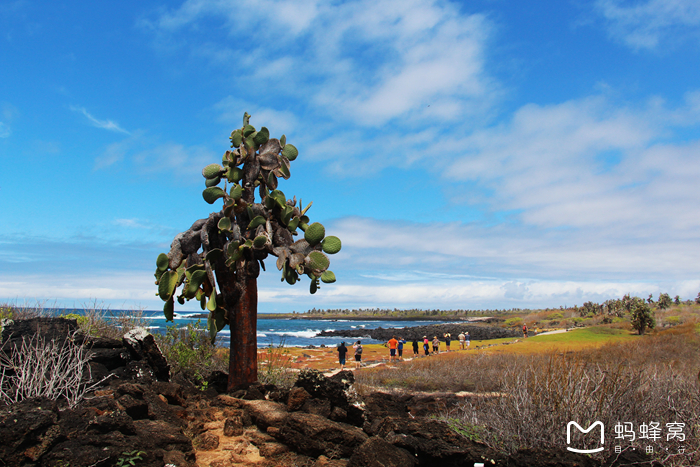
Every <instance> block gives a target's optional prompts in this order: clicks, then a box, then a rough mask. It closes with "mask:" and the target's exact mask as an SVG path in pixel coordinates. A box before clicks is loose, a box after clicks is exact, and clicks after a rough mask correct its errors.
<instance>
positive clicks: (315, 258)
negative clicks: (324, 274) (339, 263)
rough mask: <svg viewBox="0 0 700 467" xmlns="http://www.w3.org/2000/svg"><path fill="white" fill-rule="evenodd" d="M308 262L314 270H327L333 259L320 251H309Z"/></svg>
mask: <svg viewBox="0 0 700 467" xmlns="http://www.w3.org/2000/svg"><path fill="white" fill-rule="evenodd" d="M306 264H307V265H308V266H309V267H310V268H311V269H313V270H314V271H325V270H326V269H328V266H330V264H331V261H330V260H329V259H328V257H327V256H326V255H324V254H323V253H321V252H320V251H312V252H311V253H309V256H308V260H307V262H306Z"/></svg>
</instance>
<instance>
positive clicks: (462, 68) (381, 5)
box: [142, 0, 499, 126]
mask: <svg viewBox="0 0 700 467" xmlns="http://www.w3.org/2000/svg"><path fill="white" fill-rule="evenodd" d="M241 8H244V9H245V11H247V12H248V18H249V21H244V22H241V21H240V20H239V13H238V12H240V11H241ZM222 23H223V26H224V28H226V30H227V31H228V37H226V38H223V37H220V38H218V40H212V39H211V35H210V34H209V33H207V34H206V35H201V34H199V31H204V30H207V31H211V27H209V26H211V25H212V24H217V25H221V24H222ZM142 24H143V25H144V26H145V27H146V28H148V29H150V30H152V31H154V32H155V33H156V35H157V37H158V38H160V39H162V40H165V39H166V38H167V39H169V40H167V41H166V42H168V43H169V44H172V43H173V40H174V41H175V43H178V44H183V45H186V46H187V47H189V48H190V49H191V50H193V51H197V55H196V56H197V57H202V56H204V57H209V60H210V62H211V63H214V64H217V65H224V66H229V65H228V64H232V63H235V64H236V68H235V71H236V72H235V74H233V76H234V77H235V79H236V80H237V82H238V83H240V84H243V85H245V86H246V87H247V88H248V90H249V93H250V91H254V89H259V91H260V92H261V93H262V95H263V96H264V95H265V94H268V93H269V92H272V91H274V92H275V93H277V94H278V95H281V96H284V97H282V98H283V99H284V98H285V97H286V102H289V99H292V102H295V105H298V106H301V107H307V106H311V108H313V109H314V112H316V113H319V112H320V113H323V114H324V115H326V116H327V117H329V118H331V119H333V120H335V121H340V122H343V121H345V122H348V121H349V122H352V123H355V124H357V125H360V126H376V125H383V124H385V123H387V122H389V121H391V122H392V123H403V124H410V125H413V126H419V125H421V124H423V123H424V122H425V120H426V119H433V120H437V121H458V120H460V119H464V118H465V115H474V114H480V113H482V112H483V110H484V108H489V107H490V105H491V103H492V102H493V100H494V99H495V98H496V96H498V93H499V86H498V85H497V83H496V82H495V80H493V79H492V78H491V77H489V75H488V74H487V73H486V72H485V68H484V49H485V46H486V43H487V41H488V39H489V36H490V35H491V30H492V25H491V23H490V22H489V21H488V20H487V19H486V17H485V16H483V15H478V14H474V15H467V14H463V13H462V12H460V11H459V9H458V7H457V6H455V5H452V4H450V3H448V2H441V1H435V0H412V1H399V0H379V1H376V0H361V1H356V2H344V3H334V4H330V3H324V2H317V1H302V2H299V1H291V0H274V1H263V2H243V4H241V2H240V1H234V0H220V1H216V2H209V1H204V0H188V1H186V2H185V3H184V4H183V5H182V6H180V7H179V8H177V9H174V10H168V11H165V12H163V13H161V14H160V15H159V16H158V17H156V18H154V19H152V20H150V21H149V20H144V21H143V22H142ZM280 31H283V33H280ZM185 32H187V36H185V34H184V33H185ZM185 37H186V38H185ZM232 41H233V42H239V43H245V44H246V46H245V47H242V48H239V47H236V48H234V47H231V46H230V44H231V42H232ZM241 41H243V42H241Z"/></svg>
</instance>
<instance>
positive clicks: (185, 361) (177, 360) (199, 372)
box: [154, 320, 226, 388]
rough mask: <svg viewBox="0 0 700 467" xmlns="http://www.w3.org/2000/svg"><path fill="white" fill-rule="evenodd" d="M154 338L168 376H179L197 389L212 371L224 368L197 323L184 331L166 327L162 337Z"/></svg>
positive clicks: (214, 348) (205, 333)
mask: <svg viewBox="0 0 700 467" xmlns="http://www.w3.org/2000/svg"><path fill="white" fill-rule="evenodd" d="M154 337H155V338H156V341H157V342H158V346H159V347H160V350H161V352H163V355H164V356H165V359H166V360H167V361H168V363H169V364H170V370H171V371H172V373H173V374H176V373H182V374H183V375H184V376H185V377H186V378H187V379H189V380H190V381H192V382H193V383H195V384H196V385H198V386H199V387H200V388H203V387H205V386H206V384H205V381H206V379H207V378H208V377H209V375H210V374H211V372H212V371H214V370H224V369H225V368H226V364H225V362H224V361H223V360H222V359H221V358H220V357H219V356H218V353H217V352H216V350H217V349H216V346H215V345H213V344H212V343H211V340H210V339H209V334H208V332H207V331H206V329H204V327H203V326H202V324H201V322H200V320H197V322H196V323H189V324H188V325H187V326H186V327H184V328H178V327H177V326H176V325H170V326H167V328H166V331H165V334H155V335H154Z"/></svg>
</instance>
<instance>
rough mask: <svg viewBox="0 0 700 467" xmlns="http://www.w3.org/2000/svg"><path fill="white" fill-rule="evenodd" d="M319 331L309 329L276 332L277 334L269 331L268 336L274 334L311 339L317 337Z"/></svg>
mask: <svg viewBox="0 0 700 467" xmlns="http://www.w3.org/2000/svg"><path fill="white" fill-rule="evenodd" d="M319 332H321V331H319V330H315V331H313V330H310V329H307V330H306V331H275V332H270V331H268V334H274V335H275V336H284V337H303V338H306V339H310V338H312V337H316V334H318V333H319Z"/></svg>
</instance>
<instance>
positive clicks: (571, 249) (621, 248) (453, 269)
mask: <svg viewBox="0 0 700 467" xmlns="http://www.w3.org/2000/svg"><path fill="white" fill-rule="evenodd" d="M331 227H332V231H333V232H334V234H336V235H337V236H338V237H340V238H341V240H342V241H343V250H342V251H341V252H340V253H339V254H338V255H337V259H336V257H334V258H333V268H334V270H335V269H338V270H341V269H346V270H355V271H362V274H367V273H369V271H374V272H373V273H371V274H373V275H375V276H377V277H379V278H381V276H382V275H383V274H385V273H386V272H390V271H393V272H396V271H405V270H417V271H421V272H422V273H430V274H435V273H438V274H446V275H449V276H453V275H462V276H464V275H471V276H473V275H475V274H478V275H480V276H488V277H494V278H495V277H500V278H508V277H530V278H533V279H536V280H551V278H557V279H558V280H597V279H601V278H604V279H605V280H606V281H607V280H613V281H621V280H627V279H629V280H654V281H660V280H666V279H668V280H685V279H687V278H693V277H698V276H700V269H699V268H698V264H700V251H699V249H698V248H697V244H698V240H699V238H698V237H699V235H698V234H697V233H696V230H694V229H691V230H681V231H678V232H676V231H674V229H673V228H668V229H665V228H664V226H663V224H662V225H661V226H660V227H659V228H658V229H657V230H652V231H650V232H632V231H628V230H627V229H626V226H625V225H624V223H623V224H622V226H621V228H620V227H618V226H617V225H613V226H611V227H610V228H605V227H596V228H593V229H584V228H581V229H551V230H549V231H542V230H541V229H535V228H530V227H523V226H521V225H516V224H502V225H497V226H493V227H488V226H484V225H475V224H467V225H465V224H461V223H459V222H453V223H439V222H433V223H430V224H420V223H417V222H416V223H408V222H397V221H380V220H375V219H367V218H346V219H342V220H339V221H336V222H334V223H333V224H332V226H331ZM336 264H337V266H336ZM652 265H653V266H652ZM474 279H478V278H474Z"/></svg>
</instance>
